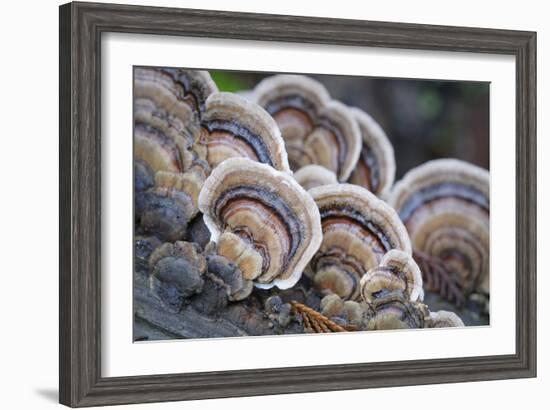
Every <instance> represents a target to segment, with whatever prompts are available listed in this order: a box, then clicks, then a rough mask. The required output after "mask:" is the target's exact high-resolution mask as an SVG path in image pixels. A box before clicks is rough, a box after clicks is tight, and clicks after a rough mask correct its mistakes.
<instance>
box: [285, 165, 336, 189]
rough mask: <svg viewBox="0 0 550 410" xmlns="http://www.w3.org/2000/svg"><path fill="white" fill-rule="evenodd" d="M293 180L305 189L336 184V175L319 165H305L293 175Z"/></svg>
mask: <svg viewBox="0 0 550 410" xmlns="http://www.w3.org/2000/svg"><path fill="white" fill-rule="evenodd" d="M294 179H295V180H296V181H298V183H299V184H300V185H301V186H302V187H303V188H304V189H305V190H310V189H311V188H315V187H317V186H322V185H331V184H337V183H338V180H337V179H336V174H335V173H334V172H332V171H329V170H328V169H326V168H325V167H323V166H321V165H306V166H305V167H302V168H300V169H299V170H298V171H296V172H295V173H294Z"/></svg>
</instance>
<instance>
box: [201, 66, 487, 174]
mask: <svg viewBox="0 0 550 410" xmlns="http://www.w3.org/2000/svg"><path fill="white" fill-rule="evenodd" d="M210 74H211V75H212V78H213V79H214V81H215V82H216V84H217V85H218V88H219V89H220V91H230V92H239V91H246V90H249V89H251V88H254V86H255V85H256V84H257V83H258V82H259V81H260V80H262V79H263V78H265V77H267V76H269V75H272V74H271V73H259V72H235V71H216V70H211V71H210ZM311 77H313V78H315V79H316V80H317V81H319V82H321V83H322V84H324V85H325V87H326V88H327V90H328V91H329V93H330V95H331V96H332V98H335V99H337V100H340V101H342V102H343V103H345V104H348V105H352V106H356V107H359V108H362V109H363V110H365V111H366V112H368V113H369V114H370V115H371V116H372V117H373V118H374V119H375V120H376V121H378V123H379V124H380V125H381V126H382V128H383V129H384V130H385V131H386V134H387V135H388V138H389V139H390V141H391V143H392V144H393V147H394V150H395V159H396V165H397V175H396V178H397V179H399V178H401V177H402V176H403V174H404V173H405V172H407V171H408V170H409V169H411V168H413V167H415V166H417V165H420V164H422V163H423V162H426V161H428V160H430V159H436V158H458V159H462V160H465V161H468V162H470V163H473V164H476V165H478V166H480V167H483V168H486V169H489V83H486V82H464V81H437V80H416V79H390V78H373V77H356V76H339V75H311Z"/></svg>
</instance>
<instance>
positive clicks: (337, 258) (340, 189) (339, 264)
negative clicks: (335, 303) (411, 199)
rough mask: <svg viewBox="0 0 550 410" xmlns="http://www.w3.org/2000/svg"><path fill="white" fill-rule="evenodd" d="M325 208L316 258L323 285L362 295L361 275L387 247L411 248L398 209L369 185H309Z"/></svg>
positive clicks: (314, 272)
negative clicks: (360, 292) (366, 186)
mask: <svg viewBox="0 0 550 410" xmlns="http://www.w3.org/2000/svg"><path fill="white" fill-rule="evenodd" d="M308 192H309V193H310V194H311V196H312V197H313V198H314V199H315V202H316V203H317V206H318V207H319V211H320V213H321V223H322V227H323V242H322V244H321V247H320V248H319V251H318V252H317V253H316V254H315V256H314V257H313V259H312V261H311V263H310V268H309V269H310V270H311V272H310V274H311V276H312V278H313V281H314V283H315V285H316V287H317V288H319V289H321V290H324V291H330V292H333V293H336V294H338V295H340V296H341V297H342V298H344V299H357V298H358V296H359V281H360V279H361V277H362V276H363V275H364V274H365V273H366V272H367V271H368V270H369V269H371V268H372V267H374V266H377V265H378V264H379V262H380V261H381V260H382V257H383V256H384V254H386V252H388V251H389V250H391V249H400V250H402V251H404V252H406V253H408V254H410V253H411V244H410V241H409V237H408V235H407V231H406V230H405V227H404V226H403V224H402V223H401V221H400V220H399V217H398V216H397V214H396V213H395V211H394V210H393V209H392V208H391V207H390V206H389V205H388V204H386V203H385V202H384V201H382V200H380V199H378V198H377V197H376V196H375V195H374V194H372V193H370V192H369V191H368V190H366V189H365V188H362V187H359V186H356V185H350V184H336V185H325V186H320V187H316V188H313V189H311V190H310V191H308Z"/></svg>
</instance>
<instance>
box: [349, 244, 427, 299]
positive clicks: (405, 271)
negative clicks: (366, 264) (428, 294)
mask: <svg viewBox="0 0 550 410" xmlns="http://www.w3.org/2000/svg"><path fill="white" fill-rule="evenodd" d="M360 285H361V296H362V298H363V300H364V301H365V302H366V303H368V304H372V303H373V302H374V300H375V299H377V298H380V297H385V296H387V295H388V294H391V293H393V292H398V293H401V294H403V295H404V296H405V297H406V298H407V299H408V300H410V301H412V302H416V301H417V300H422V299H423V298H424V292H423V290H422V274H421V273H420V269H419V268H418V265H417V264H416V262H415V261H414V260H413V258H412V256H411V255H410V254H409V253H406V252H403V251H400V250H397V249H392V250H391V251H389V252H388V253H386V254H385V255H384V257H383V258H382V260H381V261H380V264H379V265H378V266H376V267H374V268H372V269H370V270H369V271H368V272H367V273H366V274H365V275H364V276H363V277H362V278H361V282H360Z"/></svg>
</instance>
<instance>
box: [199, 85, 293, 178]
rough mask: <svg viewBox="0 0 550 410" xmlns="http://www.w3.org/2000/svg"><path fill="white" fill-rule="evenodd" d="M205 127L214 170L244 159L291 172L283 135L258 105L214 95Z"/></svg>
mask: <svg viewBox="0 0 550 410" xmlns="http://www.w3.org/2000/svg"><path fill="white" fill-rule="evenodd" d="M201 126H202V130H201V133H202V136H201V140H202V141H203V143H205V144H206V146H207V148H208V154H207V160H208V163H209V164H210V166H211V167H212V168H214V167H216V166H217V165H218V164H219V163H220V162H222V161H224V160H225V159H227V158H232V157H244V158H249V159H252V160H254V161H258V162H261V163H264V164H268V165H271V166H272V167H273V168H275V169H278V170H279V171H285V172H290V168H289V166H288V159H287V154H286V150H285V144H284V141H283V138H282V137H281V131H279V128H278V127H277V123H276V122H275V120H274V119H273V118H272V117H271V116H270V115H269V114H268V113H267V112H266V111H265V110H264V109H263V108H262V107H260V106H259V105H258V104H256V103H253V102H251V101H249V100H246V99H245V98H243V97H240V96H238V95H236V94H231V93H214V94H212V95H210V97H208V99H207V100H206V109H205V112H204V115H203V118H202V121H201Z"/></svg>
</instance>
